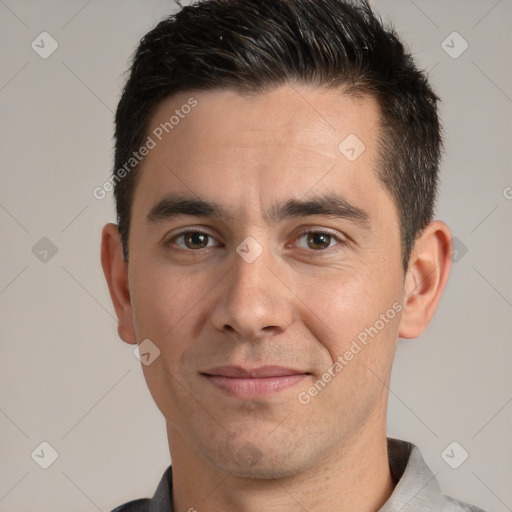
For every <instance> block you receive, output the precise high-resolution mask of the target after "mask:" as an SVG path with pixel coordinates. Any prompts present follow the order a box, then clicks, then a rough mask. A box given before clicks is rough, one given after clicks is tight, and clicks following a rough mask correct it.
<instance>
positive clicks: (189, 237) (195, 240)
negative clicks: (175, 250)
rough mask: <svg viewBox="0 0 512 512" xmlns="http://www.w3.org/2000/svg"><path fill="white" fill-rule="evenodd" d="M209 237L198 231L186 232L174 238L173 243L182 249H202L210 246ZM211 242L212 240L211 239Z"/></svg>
mask: <svg viewBox="0 0 512 512" xmlns="http://www.w3.org/2000/svg"><path fill="white" fill-rule="evenodd" d="M210 239H212V238H211V236H210V235H207V234H206V233H201V232H200V231H188V232H186V233H182V234H181V235H178V236H177V237H175V238H174V243H175V244H176V245H177V246H178V247H181V248H182V249H196V250H197V249H204V248H205V247H208V246H209V245H210V244H209V242H210ZM212 240H213V239H212Z"/></svg>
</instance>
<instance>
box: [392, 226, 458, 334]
mask: <svg viewBox="0 0 512 512" xmlns="http://www.w3.org/2000/svg"><path fill="white" fill-rule="evenodd" d="M451 265H452V236H451V233H450V228H449V227H448V226H447V225H446V224H445V223H444V222H441V221H432V222H430V223H429V224H428V225H427V227H426V228H425V230H424V231H423V233H422V234H421V235H420V236H419V237H418V238H417V239H416V242H415V244H414V248H413V250H412V253H411V257H410V258H409V268H408V270H407V274H406V276H405V284H404V309H403V313H402V317H401V320H400V328H399V331H398V335H399V336H400V337H401V338H416V337H418V336H419V335H420V334H422V333H423V332H424V331H425V329H426V328H427V326H428V324H429V323H430V320H431V319H432V317H433V316H434V313H435V311H436V308H437V305H438V303H439V300H440V299H441V295H442V293H443V290H444V287H445V285H446V282H447V280H448V275H449V274H450V268H451Z"/></svg>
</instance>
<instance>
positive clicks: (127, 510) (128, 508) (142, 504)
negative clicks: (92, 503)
mask: <svg viewBox="0 0 512 512" xmlns="http://www.w3.org/2000/svg"><path fill="white" fill-rule="evenodd" d="M150 506H151V500H149V499H147V498H144V499H140V500H134V501H129V502H128V503H125V504H124V505H120V506H119V507H116V508H115V509H114V510H112V512H149V511H150Z"/></svg>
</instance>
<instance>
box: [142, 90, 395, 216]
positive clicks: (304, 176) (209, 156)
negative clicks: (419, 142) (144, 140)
mask: <svg viewBox="0 0 512 512" xmlns="http://www.w3.org/2000/svg"><path fill="white" fill-rule="evenodd" d="M191 105H193V106H192V107H191ZM378 135H379V108H378V104H377V102H376V100H374V99H373V98H371V97H361V98H355V97H353V96H347V95H345V94H343V93H342V92H341V91H339V90H320V89H311V88H298V87H292V86H289V85H286V86H282V87H280V88H278V89H275V90H272V91H270V92H267V93H264V94H260V95H255V96H247V95H241V94H239V93H237V92H234V91H230V90H214V91H201V92H196V91H195V92H190V93H188V92H183V93H179V94H177V95H174V96H172V97H170V98H167V99H165V100H164V101H162V102H161V103H160V104H159V105H158V107H157V108H156V110H155V112H154V113H153V116H152V118H151V121H150V123H149V127H148V130H147V133H146V136H147V137H150V138H151V139H152V141H153V143H154V147H153V148H152V149H151V150H150V151H149V154H148V156H147V157H146V159H145V161H144V162H143V165H142V173H141V176H140V179H139V183H138V186H137V189H138V190H137V191H136V193H135V202H134V205H133V213H134V216H135V214H136V211H139V213H141V214H143V213H144V210H145V211H147V210H148V209H149V208H151V206H152V205H153V204H154V203H155V202H156V201H158V200H159V199H160V198H161V197H162V196H163V195H164V194H166V193H169V192H178V193H183V194H186V195H187V196H190V195H195V196H198V197H201V198H202V199H210V200H218V198H219V196H222V197H223V199H224V201H223V202H224V203H225V204H226V205H227V206H228V207H230V208H232V209H233V214H234V215H236V214H237V213H240V210H243V211H244V214H247V212H248V211H252V210H254V209H258V208H259V209H260V210H262V209H263V208H264V207H265V206H268V205H270V204H271V203H272V202H275V201H283V200H286V199H289V198H291V197H295V198H300V197H304V196H305V195H307V194H308V193H310V192H312V191H313V190H314V192H315V193H333V192H334V193H339V194H342V195H344V196H345V197H347V196H348V197H349V198H350V199H351V200H352V201H355V202H357V201H360V202H361V201H362V202H368V201H365V200H364V198H368V197H372V196H373V201H374V203H375V199H377V198H376V197H375V195H383V196H386V197H387V194H385V192H384V190H383V188H382V186H381V184H380V182H379V181H378V179H377V175H376V173H375V168H376V165H377V164H378V154H377V149H378ZM384 199H385V198H384ZM388 199H389V198H388ZM376 206H378V202H377V203H375V204H374V205H373V208H374V209H375V207H376ZM252 207H254V208H252ZM236 209H238V212H237V211H234V210H236Z"/></svg>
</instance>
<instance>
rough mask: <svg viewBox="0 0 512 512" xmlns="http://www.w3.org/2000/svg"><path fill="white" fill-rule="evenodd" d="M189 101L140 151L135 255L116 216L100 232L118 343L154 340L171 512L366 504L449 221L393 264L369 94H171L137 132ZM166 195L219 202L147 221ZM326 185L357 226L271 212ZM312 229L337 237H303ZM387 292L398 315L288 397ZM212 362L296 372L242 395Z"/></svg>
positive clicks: (431, 295) (378, 481)
mask: <svg viewBox="0 0 512 512" xmlns="http://www.w3.org/2000/svg"><path fill="white" fill-rule="evenodd" d="M191 96H193V97H194V98H195V99H196V100H197V101H198V105H197V106H196V107H195V109H194V110H193V111H192V112H191V113H190V114H189V115H187V116H186V117H185V119H183V120H181V121H180V123H179V125H177V126H175V127H174V129H173V130H172V131H171V132H170V133H169V134H168V135H167V136H166V137H165V138H164V139H163V140H162V142H159V143H158V144H157V146H156V147H155V148H154V149H152V150H151V151H150V153H149V155H148V156H147V158H146V160H145V161H144V165H143V168H142V172H141V175H140V176H139V178H140V179H139V181H138V184H137V188H136V191H135V195H134V201H133V206H132V220H131V227H130V234H129V254H130V255H129V264H128V265H125V262H124V261H123V257H122V245H121V240H120V237H119V233H118V230H117V226H116V225H114V224H108V225H106V226H105V228H104V229H103V238H102V265H103V269H104V272H105V276H106V279H107V282H108V285H109V289H110V293H111V297H112V300H113V304H114V307H115V310H116V313H117V317H118V320H119V334H120V337H121V338H122V339H123V340H124V341H125V342H127V343H132V344H133V343H137V342H139V343H140V342H141V341H142V340H145V339H150V340H151V341H152V342H153V343H154V344H155V345H156V346H157V347H158V348H159V350H160V356H159V357H158V358H157V359H156V360H155V361H154V362H153V363H152V364H150V365H149V366H143V370H144V376H145V378H146V381H147V384H148V387H149V389H150V391H151V393H152V396H153V398H154V400H155V402H156V404H157V406H158V407H159V409H160V410H161V411H162V413H163V415H164V416H165V418H166V422H167V432H168V441H169V447H170V454H171V459H172V464H173V478H174V490H173V499H174V505H175V510H176V511H177V512H186V511H188V510H189V509H190V508H192V507H195V508H196V509H197V510H198V511H199V512H201V511H202V510H208V511H209V512H216V511H219V512H220V511H222V512H225V511H226V510H237V511H243V512H253V511H260V510H263V509H264V510H266V511H274V510H275V511H277V510H279V511H280V512H288V511H294V512H295V511H297V510H303V509H304V510H308V511H310V512H313V511H326V510H332V511H334V510H336V511H337V512H343V511H349V510H350V511H356V510H361V511H369V510H378V509H379V508H380V507H381V506H382V505H383V504H384V503H385V501H386V500H387V499H388V498H389V496H390V495H391V493H392V491H393V488H394V483H393V482H392V479H391V476H390V472H389V466H388V458H387V447H386V431H385V426H386V409H387V399H388V385H389V381H390V375H391V366H392V362H393V357H394V354H395V349H396V346H397V341H398V338H399V337H402V338H414V337H417V336H419V335H420V334H421V333H422V332H423V331H424V330H425V328H426V327H427V325H428V323H429V321H430V320H431V318H432V316H433V314H434V312H435V309H436V307H437V304H438V302H439V299H440V296H441V293H442V291H443V288H444V286H445V283H446V280H447V278H448V274H449V270H450V262H451V258H450V250H451V244H450V240H451V236H450V231H449V229H448V227H447V226H446V225H445V224H444V223H443V222H440V221H433V222H431V223H430V224H429V225H428V227H427V228H426V229H425V230H424V232H423V233H422V235H421V236H420V237H418V239H417V241H416V244H415V246H414V249H413V252H412V254H411V257H410V260H409V268H408V271H407V272H406V273H404V271H403V268H402V264H401V245H400V233H399V221H398V216H397V210H396V207H395V204H394V203H393V200H392V198H391V196H390V195H389V193H388V192H387V191H386V190H385V189H384V187H383V186H382V184H381V183H380V182H379V180H378V177H377V174H376V167H377V165H378V155H377V142H378V126H379V108H378V104H377V103H376V101H375V100H374V99H373V98H370V97H364V98H358V99H355V98H352V97H349V96H347V95H344V94H343V93H342V92H340V91H334V90H328V91H327V90H318V89H310V88H304V87H303V88H295V87H294V88H292V87H291V86H282V87H280V88H278V89H274V90H272V91H270V92H267V93H265V94H262V95H259V96H256V97H248V96H241V95H239V94H237V93H235V92H232V91H227V90H216V91H208V92H194V93H193V94H191V93H180V94H179V95H175V96H173V97H171V98H168V99H166V100H164V101H163V102H162V103H161V104H160V105H159V107H158V108H157V110H156V111H155V112H154V114H153V117H152V121H151V127H150V130H149V131H148V134H150V133H151V131H152V129H153V128H154V127H156V126H158V125H159V124H160V123H162V122H165V121H166V120H168V119H169V117H170V115H172V113H173V112H174V110H175V109H176V108H180V106H181V105H183V104H185V103H186V102H187V101H188V99H189V98H190V97H191ZM349 134H356V135H357V137H358V138H359V139H360V140H361V141H363V142H364V144H365V146H366V149H365V151H364V152H363V153H362V154H361V155H360V156H359V157H358V158H357V159H356V160H355V161H353V162H352V161H349V160H348V159H347V158H346V157H345V156H344V155H343V154H342V153H341V152H340V150H339V149H338V146H339V144H340V143H341V142H342V141H343V140H344V139H345V138H346V137H347V136H348V135H349ZM169 193H174V194H181V196H183V197H185V196H186V197H191V198H193V199H203V200H207V201H215V202H217V203H220V204H222V205H223V206H224V208H225V210H226V213H228V214H229V215H227V216H226V217H225V218H222V219H219V218H215V217H203V216H190V215H180V216H174V217H171V218H162V219H159V220H155V221H152V222H149V221H148V220H147V216H148V213H149V211H150V210H151V209H152V207H153V206H154V205H155V204H156V203H158V202H159V201H160V200H161V199H162V198H163V197H164V196H166V194H169ZM333 193H336V194H338V195H342V196H343V198H344V199H345V200H346V201H348V202H349V203H350V204H352V205H354V206H356V207H357V208H359V209H361V210H364V211H365V212H366V213H367V215H368V223H367V224H364V225H363V224H362V223H358V222H357V221H354V219H351V218H344V217H332V216H326V215H320V214H315V215H306V216H300V217H294V218H285V219H282V220H280V221H279V222H274V221H271V220H269V218H268V215H267V212H268V211H269V208H270V207H271V205H273V204H275V203H277V204H279V203H282V202H285V201H287V200H289V199H299V200H307V199H310V198H312V197H313V196H319V195H322V194H333ZM312 228H314V229H315V230H320V231H321V230H324V231H327V232H328V234H333V235H334V236H332V237H328V236H327V237H322V236H320V239H319V238H318V237H316V238H315V237H313V239H312V238H311V236H308V234H307V233H308V230H311V229H312ZM184 231H187V232H189V233H190V232H197V231H200V232H202V233H205V234H207V235H208V237H205V238H202V239H201V238H200V239H199V240H200V241H202V242H203V243H204V244H205V245H206V247H202V246H201V244H198V243H197V240H198V239H197V238H193V237H192V238H191V237H190V236H189V237H188V238H186V237H184V236H181V237H178V235H183V232H184ZM247 237H252V238H253V239H254V240H256V241H257V243H258V244H259V245H260V246H261V248H262V251H263V252H262V253H261V255H259V257H257V258H256V259H255V260H254V261H253V262H252V263H248V262H247V261H245V260H244V259H243V258H242V257H240V256H239V254H238V253H237V252H236V248H237V246H239V244H240V243H241V242H242V241H243V240H245V239H246V238H247ZM191 241H192V245H191ZM319 241H320V243H319ZM164 242H166V243H164ZM194 244H195V245H194ZM198 246H199V247H198ZM251 250H254V247H252V249H249V251H251ZM253 254H254V253H253ZM397 303H398V304H400V305H401V307H402V309H401V311H400V312H399V313H398V314H396V315H395V316H394V318H393V319H391V320H389V322H387V323H386V324H385V326H384V328H382V329H381V330H379V332H378V334H377V335H376V336H375V337H374V338H372V339H371V340H370V341H369V342H368V344H367V345H366V346H365V347H364V348H363V349H362V350H361V351H360V352H359V353H358V354H357V355H355V356H354V357H353V359H352V360H351V361H349V362H348V364H347V365H346V366H344V367H343V369H342V370H341V371H340V372H337V373H336V376H335V377H334V378H332V379H331V381H330V382H329V383H328V384H327V385H326V386H325V387H324V388H323V389H322V390H321V391H320V392H318V393H317V394H316V396H314V397H311V400H310V402H309V403H307V404H303V403H300V401H299V400H298V398H297V397H298V395H299V393H300V392H304V391H306V392H307V390H308V389H309V388H311V386H312V385H313V384H314V383H315V382H316V381H317V380H318V379H321V378H322V375H324V374H325V373H326V372H328V369H329V368H332V366H333V363H334V362H335V361H336V360H337V358H338V356H342V355H343V354H344V353H345V352H346V351H347V350H348V349H349V347H350V345H351V343H352V342H353V340H355V339H357V336H358V334H359V333H361V332H362V331H363V330H364V329H365V328H366V327H369V326H373V325H375V323H376V321H377V320H378V319H379V318H380V316H379V315H381V314H384V313H386V311H387V310H389V309H390V308H391V307H392V305H393V304H397ZM222 365H237V366H242V367H246V368H247V367H249V368H254V367H260V366H263V365H280V366H285V367H288V368H294V369H298V370H301V371H302V372H304V373H306V372H307V375H305V376H304V378H303V379H302V380H301V381H300V382H299V383H298V384H296V385H294V386H292V387H291V388H288V389H285V390H282V391H280V392H277V393H274V394H272V395H268V396H265V397H257V398H253V399H251V398H243V399H242V398H240V397H237V396H232V395H229V394H227V393H226V392H224V391H222V390H220V389H218V388H217V387H216V386H214V385H212V383H211V382H210V381H209V380H207V379H206V378H205V377H204V375H202V372H205V371H206V370H208V369H211V368H213V367H217V366H222ZM331 373H332V370H331ZM248 455H249V456H248ZM199 475H200V477H198V476H199ZM301 507H303V508H301Z"/></svg>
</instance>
